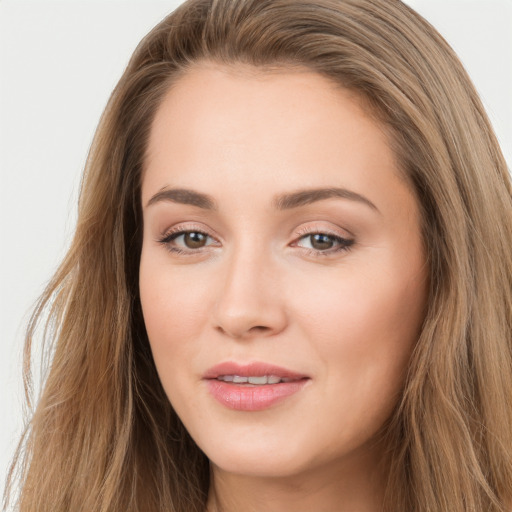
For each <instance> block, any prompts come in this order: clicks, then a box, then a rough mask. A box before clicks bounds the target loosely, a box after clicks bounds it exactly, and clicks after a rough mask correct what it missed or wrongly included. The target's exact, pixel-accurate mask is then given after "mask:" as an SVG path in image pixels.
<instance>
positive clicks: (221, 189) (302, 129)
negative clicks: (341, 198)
mask: <svg viewBox="0 0 512 512" xmlns="http://www.w3.org/2000/svg"><path fill="white" fill-rule="evenodd" d="M395 160H396V159H395V156H394V154H393V152H392V150H391V149H390V144H389V143H388V134H387V131H386V129H385V128H384V127H383V126H382V125H381V124H380V123H379V122H378V121H376V119H375V117H374V116H372V115H370V113H369V109H368V105H367V104H366V102H365V100H364V99H363V98H362V97H361V96H360V95H359V94H357V93H356V92H354V91H350V90H347V89H344V88H340V87H339V86H337V84H335V83H334V82H332V81H331V80H329V79H327V78H325V77H323V76H321V75H319V74H317V73H314V72H312V71H310V70H308V69H304V68H279V69H277V68H275V69H272V70H261V69H259V68H254V67H251V66H241V65H240V66H230V67H223V66H219V65H216V64H212V63H202V64H201V65H197V66H195V67H193V68H192V69H191V70H189V71H188V72H186V73H185V74H184V75H183V76H182V77H181V78H180V79H178V80H177V81H176V83H175V84H174V85H173V86H172V87H171V88H170V90H169V91H168V92H167V94H166V95H165V97H164V99H163V101H162V103H161V105H160V107H159V109H158V110H157V113H156V116H155V119H154V121H153V124H152V127H151V132H150V138H149V144H148V149H147V158H146V161H145V176H144V179H143V200H144V198H145V199H146V200H147V199H148V198H149V195H150V194H154V193H155V192H157V191H158V190H159V189H161V188H163V187H167V186H171V185H172V186H182V187H191V186H194V185H196V186H197V185H201V186H204V187H206V188H209V189H210V191H211V192H212V193H213V194H215V193H217V192H218V193H226V192H229V191H235V192H240V193H241V192H242V191H243V190H247V191H249V192H250V191H251V190H253V191H255V190H257V189H258V188H260V187H262V186H263V187H264V188H266V190H271V189H275V190H278V189H283V191H285V190H288V189H290V188H292V189H293V188H303V187H312V186H319V187H320V186H338V185H340V186H341V185H343V186H345V187H351V188H353V189H355V190H357V189H358V188H361V186H362V185H363V184H364V182H367V181H368V180H369V179H373V180H375V178H377V177H378V175H380V177H381V178H384V177H385V174H386V173H385V172H383V171H384V170H386V169H388V170H391V171H392V172H393V173H394V174H395V175H396V174H397V173H396V169H397V165H396V161H395ZM369 173H370V174H372V175H375V176H372V177H369V176H368V174H369ZM395 177H396V176H395ZM340 180H341V181H343V183H340ZM377 181H378V180H377ZM336 182H338V183H336Z"/></svg>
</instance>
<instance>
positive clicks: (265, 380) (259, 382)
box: [217, 375, 293, 386]
mask: <svg viewBox="0 0 512 512" xmlns="http://www.w3.org/2000/svg"><path fill="white" fill-rule="evenodd" d="M217 380H220V381H222V382H232V383H233V384H247V385H249V386H267V385H269V384H279V383H281V382H292V380H293V379H290V378H287V377H279V376H277V375H262V376H261V377H259V376H258V377H257V376H254V375H251V376H249V377H244V376H243V375H219V376H218V377H217Z"/></svg>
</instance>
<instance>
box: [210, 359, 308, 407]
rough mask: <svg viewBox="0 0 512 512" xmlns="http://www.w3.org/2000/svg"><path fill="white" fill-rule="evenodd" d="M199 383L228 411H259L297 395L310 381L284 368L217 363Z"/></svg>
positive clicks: (253, 364)
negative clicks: (201, 382) (203, 382)
mask: <svg viewBox="0 0 512 512" xmlns="http://www.w3.org/2000/svg"><path fill="white" fill-rule="evenodd" d="M203 379H204V380H205V381H206V384H207V387H208V391H209V393H210V394H211V395H212V396H213V398H215V399H216V400H217V401H218V402H220V403H221V404H222V405H223V406H225V407H227V408H228V409H232V410H237V411H261V410H263V409H268V408H270V407H272V406H274V405H276V404H278V403H281V402H283V401H284V400H286V399H287V398H290V397H292V395H295V394H296V393H298V392H299V391H301V390H302V389H303V388H304V386H305V385H306V384H307V382H308V381H310V380H311V378H310V377H309V376H307V375H304V374H300V373H297V372H294V371H291V370H288V369H286V368H282V367H279V366H275V365H271V364H267V363H250V364H242V365H240V364H238V363H234V362H226V363H221V364H219V365H216V366H214V367H213V368H211V369H210V370H208V371H207V372H206V373H205V375H204V376H203Z"/></svg>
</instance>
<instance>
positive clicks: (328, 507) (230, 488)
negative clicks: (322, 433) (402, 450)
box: [207, 457, 387, 512]
mask: <svg viewBox="0 0 512 512" xmlns="http://www.w3.org/2000/svg"><path fill="white" fill-rule="evenodd" d="M210 471H211V485H210V490H209V494H208V504H207V512H239V511H240V510H243V511H244V512H261V511H262V510H265V512H289V511H290V510H293V511H294V512H311V511H312V510H322V511H326V512H334V511H336V512H381V511H382V503H383V496H384V490H385V477H386V473H387V472H386V471H385V470H384V469H383V465H382V464H379V463H376V462H375V457H366V458H365V457H363V458H360V457H359V458H358V460H357V461H356V460H353V459H352V460H346V461H343V462H342V461H336V462H335V463H332V464H329V465H324V466H322V467H318V468H313V469H308V470H307V471H304V472H301V473H297V474H294V475H287V476H278V477H275V476H272V477H269V476H261V475H246V474H244V475H242V474H237V473H232V472H227V471H224V470H222V469H221V468H219V467H217V466H215V465H214V464H211V469H210Z"/></svg>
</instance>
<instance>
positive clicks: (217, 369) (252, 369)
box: [203, 361, 308, 380]
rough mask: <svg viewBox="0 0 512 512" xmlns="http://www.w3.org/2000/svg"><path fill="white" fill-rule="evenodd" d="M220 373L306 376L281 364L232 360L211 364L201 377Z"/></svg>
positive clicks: (300, 377) (291, 377)
mask: <svg viewBox="0 0 512 512" xmlns="http://www.w3.org/2000/svg"><path fill="white" fill-rule="evenodd" d="M222 375H239V376H240V377H263V376H264V375H275V376H276V377H281V378H286V379H291V380H300V379H304V378H308V376H307V375H305V374H303V373H298V372H294V371H292V370H289V369H287V368H283V367H281V366H276V365H274V364H270V363H263V362H252V363H242V364H241V363H235V362H234V361H225V362H223V363H220V364H216V365H215V366H212V367H211V368H210V369H209V370H207V371H206V372H205V374H204V375H203V379H216V378H218V377H221V376H222Z"/></svg>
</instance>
